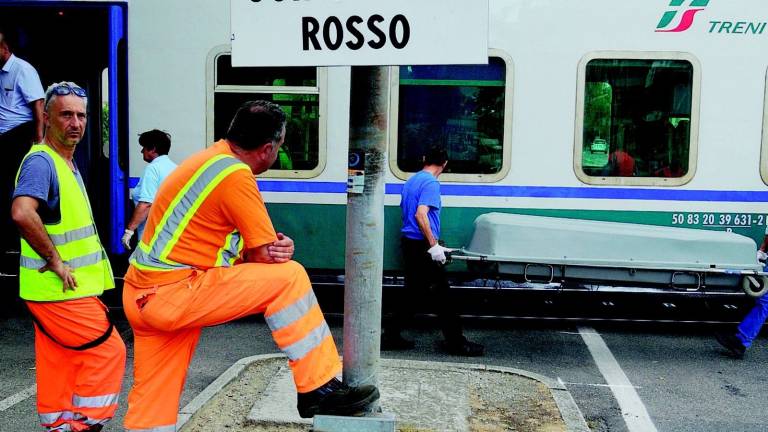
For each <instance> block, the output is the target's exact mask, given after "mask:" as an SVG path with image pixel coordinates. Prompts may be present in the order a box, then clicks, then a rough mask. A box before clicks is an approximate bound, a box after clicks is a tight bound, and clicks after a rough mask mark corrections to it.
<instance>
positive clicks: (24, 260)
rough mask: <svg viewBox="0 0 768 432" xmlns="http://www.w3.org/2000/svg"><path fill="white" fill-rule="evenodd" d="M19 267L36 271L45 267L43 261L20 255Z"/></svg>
mask: <svg viewBox="0 0 768 432" xmlns="http://www.w3.org/2000/svg"><path fill="white" fill-rule="evenodd" d="M19 265H20V266H21V267H23V268H27V269H32V270H37V269H39V268H40V267H43V266H45V261H44V260H41V259H38V258H30V257H27V256H24V255H22V256H21V257H19Z"/></svg>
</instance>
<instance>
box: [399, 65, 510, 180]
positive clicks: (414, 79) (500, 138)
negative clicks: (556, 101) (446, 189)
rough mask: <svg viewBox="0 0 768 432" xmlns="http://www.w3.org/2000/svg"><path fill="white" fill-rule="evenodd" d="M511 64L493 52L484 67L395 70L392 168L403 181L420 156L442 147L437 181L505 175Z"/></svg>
mask: <svg viewBox="0 0 768 432" xmlns="http://www.w3.org/2000/svg"><path fill="white" fill-rule="evenodd" d="M511 69H512V68H511V60H510V59H509V58H508V56H506V55H505V54H503V53H502V52H499V51H496V50H492V51H491V52H490V56H489V60H488V64H487V65H446V66H400V67H397V68H394V73H393V75H395V78H394V82H395V83H396V86H395V87H396V90H395V91H393V103H392V104H391V107H392V108H391V109H392V112H391V115H390V118H391V119H392V128H391V133H390V141H391V142H392V145H391V146H390V167H391V169H392V171H393V172H394V173H395V175H396V176H397V177H399V178H401V179H407V178H408V176H409V175H410V174H411V173H414V172H418V171H420V170H421V168H422V167H423V164H422V156H423V154H424V151H425V150H426V149H428V148H429V147H430V146H432V145H444V146H445V148H446V150H447V152H448V165H447V167H446V170H445V172H444V174H443V175H442V176H441V177H440V180H444V181H461V182H493V181H497V180H499V179H501V178H503V177H504V175H506V173H507V172H508V171H509V163H510V161H509V154H510V151H509V139H510V136H511V133H510V132H511V107H512V70H511Z"/></svg>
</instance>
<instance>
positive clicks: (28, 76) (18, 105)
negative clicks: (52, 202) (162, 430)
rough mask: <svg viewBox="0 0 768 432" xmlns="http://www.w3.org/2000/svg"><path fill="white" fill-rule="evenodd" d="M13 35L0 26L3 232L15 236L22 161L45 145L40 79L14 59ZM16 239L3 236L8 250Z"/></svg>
mask: <svg viewBox="0 0 768 432" xmlns="http://www.w3.org/2000/svg"><path fill="white" fill-rule="evenodd" d="M13 46H14V32H11V31H10V30H9V29H6V28H3V26H2V25H1V24H0V149H2V152H3V158H2V161H0V215H2V217H0V229H2V230H3V232H5V233H15V232H16V228H15V227H14V225H13V223H12V222H11V220H10V211H11V210H10V205H11V193H12V192H13V184H14V181H15V179H16V172H17V171H18V169H19V165H20V164H21V160H22V159H23V158H24V156H25V155H26V154H27V151H29V148H30V147H31V146H32V144H33V143H40V142H42V141H43V99H44V98H45V92H43V86H42V84H41V83H40V77H39V76H38V74H37V71H36V70H35V68H34V67H32V65H31V64H29V63H27V62H26V61H24V60H22V59H20V58H18V57H16V56H15V55H13V52H12V48H13ZM18 242H19V238H18V236H16V235H3V236H2V243H4V244H2V245H0V247H2V248H3V249H5V250H10V249H18V247H19V246H18Z"/></svg>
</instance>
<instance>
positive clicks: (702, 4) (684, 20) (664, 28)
mask: <svg viewBox="0 0 768 432" xmlns="http://www.w3.org/2000/svg"><path fill="white" fill-rule="evenodd" d="M708 4H709V0H671V1H670V2H669V6H670V7H672V8H675V9H674V10H669V11H666V12H664V15H663V16H662V17H661V21H659V24H658V25H657V26H656V31H657V32H659V33H680V32H684V31H686V30H688V29H689V28H691V26H692V25H693V19H694V17H695V16H696V14H697V13H699V12H701V11H703V10H704V8H706V7H707V5H708ZM674 23H677V25H676V26H674V27H673V25H674ZM670 27H672V28H670Z"/></svg>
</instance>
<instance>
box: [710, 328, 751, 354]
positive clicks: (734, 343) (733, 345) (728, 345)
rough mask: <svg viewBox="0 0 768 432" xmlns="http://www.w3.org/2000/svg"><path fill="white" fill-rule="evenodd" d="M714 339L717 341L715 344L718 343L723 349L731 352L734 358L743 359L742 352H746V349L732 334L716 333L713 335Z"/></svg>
mask: <svg viewBox="0 0 768 432" xmlns="http://www.w3.org/2000/svg"><path fill="white" fill-rule="evenodd" d="M715 339H717V342H718V343H720V345H722V346H723V347H724V348H725V349H727V350H728V351H730V352H731V354H733V356H734V357H736V358H737V359H741V358H744V352H745V351H746V350H747V348H746V347H745V346H744V344H743V343H742V342H741V340H739V338H737V337H736V335H735V334H733V333H724V332H717V333H715Z"/></svg>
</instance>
